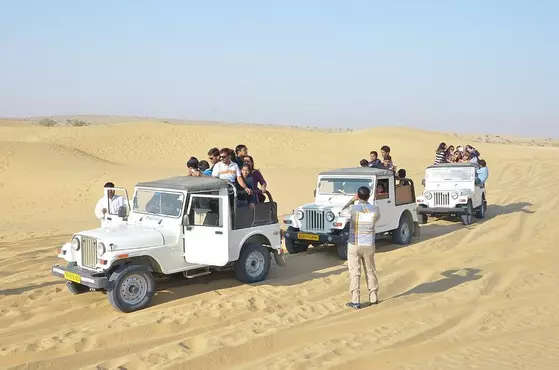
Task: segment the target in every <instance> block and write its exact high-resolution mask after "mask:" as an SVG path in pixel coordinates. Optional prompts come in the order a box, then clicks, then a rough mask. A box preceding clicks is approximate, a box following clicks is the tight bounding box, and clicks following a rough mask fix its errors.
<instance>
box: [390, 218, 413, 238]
mask: <svg viewBox="0 0 559 370" xmlns="http://www.w3.org/2000/svg"><path fill="white" fill-rule="evenodd" d="M412 235H413V220H412V218H411V216H410V215H409V213H404V214H403V215H402V216H401V217H400V223H399V225H398V228H397V229H396V230H394V231H392V241H393V242H394V243H396V244H410V243H411V238H412Z"/></svg>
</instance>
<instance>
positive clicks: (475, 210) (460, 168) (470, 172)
mask: <svg viewBox="0 0 559 370" xmlns="http://www.w3.org/2000/svg"><path fill="white" fill-rule="evenodd" d="M478 168H479V167H478V166H477V164H475V163H444V164H437V165H433V166H429V167H427V168H426V169H425V180H424V185H425V190H424V192H423V195H422V196H420V197H417V205H418V209H417V212H418V213H419V214H420V215H421V221H422V223H426V222H427V220H428V216H442V215H450V216H459V217H460V219H461V220H462V223H463V224H464V225H469V224H471V223H472V221H473V216H476V217H477V218H484V217H485V212H486V210H487V198H486V193H485V186H484V185H480V184H478V183H476V169H478Z"/></svg>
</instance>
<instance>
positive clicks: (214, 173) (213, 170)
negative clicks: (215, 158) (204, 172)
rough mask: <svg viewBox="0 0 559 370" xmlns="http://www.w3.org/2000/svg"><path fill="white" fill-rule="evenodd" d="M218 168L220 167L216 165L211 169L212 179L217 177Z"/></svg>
mask: <svg viewBox="0 0 559 370" xmlns="http://www.w3.org/2000/svg"><path fill="white" fill-rule="evenodd" d="M219 167H221V166H220V165H219V163H216V164H215V165H214V168H213V169H212V176H213V177H219Z"/></svg>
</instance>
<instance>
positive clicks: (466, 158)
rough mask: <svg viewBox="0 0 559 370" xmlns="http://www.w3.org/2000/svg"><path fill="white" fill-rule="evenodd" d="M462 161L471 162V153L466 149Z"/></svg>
mask: <svg viewBox="0 0 559 370" xmlns="http://www.w3.org/2000/svg"><path fill="white" fill-rule="evenodd" d="M460 162H462V163H466V162H470V153H468V152H466V151H464V153H463V154H462V158H461V159H460Z"/></svg>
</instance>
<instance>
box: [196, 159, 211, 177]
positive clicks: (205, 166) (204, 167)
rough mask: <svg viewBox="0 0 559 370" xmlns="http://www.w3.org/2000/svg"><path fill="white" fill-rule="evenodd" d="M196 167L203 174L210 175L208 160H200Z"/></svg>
mask: <svg viewBox="0 0 559 370" xmlns="http://www.w3.org/2000/svg"><path fill="white" fill-rule="evenodd" d="M198 169H199V170H200V172H202V175H204V176H211V175H212V170H211V169H210V164H209V163H208V161H204V160H201V161H200V163H198Z"/></svg>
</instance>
